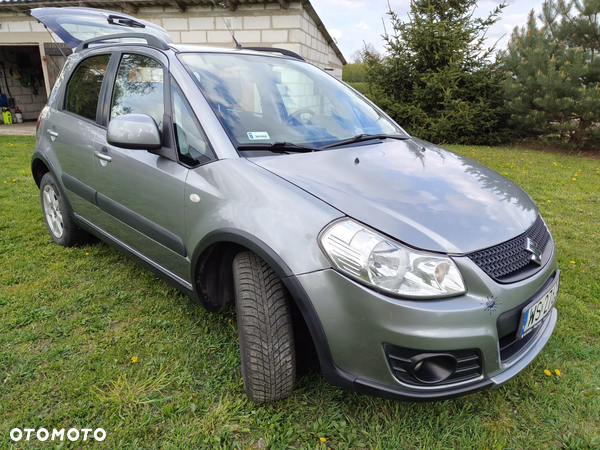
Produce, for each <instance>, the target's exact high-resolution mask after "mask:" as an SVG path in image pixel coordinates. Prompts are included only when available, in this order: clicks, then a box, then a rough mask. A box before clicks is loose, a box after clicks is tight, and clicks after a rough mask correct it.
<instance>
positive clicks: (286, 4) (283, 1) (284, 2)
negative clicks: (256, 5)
mask: <svg viewBox="0 0 600 450" xmlns="http://www.w3.org/2000/svg"><path fill="white" fill-rule="evenodd" d="M277 1H278V2H279V4H280V5H281V7H282V8H283V9H288V8H289V7H290V2H289V1H288V0H277Z"/></svg>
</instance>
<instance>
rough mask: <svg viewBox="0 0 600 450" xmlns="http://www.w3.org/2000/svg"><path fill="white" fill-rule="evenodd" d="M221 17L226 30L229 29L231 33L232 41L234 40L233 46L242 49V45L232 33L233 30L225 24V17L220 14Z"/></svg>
mask: <svg viewBox="0 0 600 450" xmlns="http://www.w3.org/2000/svg"><path fill="white" fill-rule="evenodd" d="M221 19H222V20H223V23H224V24H225V26H226V27H227V31H229V34H231V37H232V38H233V42H235V48H237V49H238V50H243V49H244V47H242V46H241V45H240V43H239V42H238V41H237V39H236V38H235V36H234V35H233V32H232V31H231V30H230V29H229V25H227V22H226V21H225V19H224V18H223V16H221Z"/></svg>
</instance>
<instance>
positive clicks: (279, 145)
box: [237, 142, 319, 153]
mask: <svg viewBox="0 0 600 450" xmlns="http://www.w3.org/2000/svg"><path fill="white" fill-rule="evenodd" d="M237 148H238V150H241V151H245V150H267V151H270V152H273V153H288V152H294V153H310V152H316V151H318V150H319V149H318V148H316V147H307V146H303V145H298V144H294V143H293V142H275V143H274V144H269V143H266V142H265V143H264V144H261V143H258V142H257V143H251V144H239V145H238V146H237Z"/></svg>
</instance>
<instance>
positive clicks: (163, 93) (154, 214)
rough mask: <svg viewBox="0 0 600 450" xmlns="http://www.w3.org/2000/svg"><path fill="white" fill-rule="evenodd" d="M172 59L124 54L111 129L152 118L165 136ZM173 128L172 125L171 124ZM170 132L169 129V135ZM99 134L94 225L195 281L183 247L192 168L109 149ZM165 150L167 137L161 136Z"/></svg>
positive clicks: (107, 112) (112, 99)
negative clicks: (115, 123) (129, 119)
mask: <svg viewBox="0 0 600 450" xmlns="http://www.w3.org/2000/svg"><path fill="white" fill-rule="evenodd" d="M168 80H169V77H168V59H167V58H166V57H165V55H164V54H162V53H161V52H158V51H155V50H152V49H149V48H145V49H142V48H137V49H133V48H132V51H122V52H120V54H119V65H118V70H117V72H116V77H115V82H114V86H113V87H112V89H110V90H107V92H106V96H105V99H104V102H105V103H104V105H105V107H104V117H103V120H104V121H106V124H107V125H108V123H110V120H111V119H112V118H114V117H116V116H119V115H123V114H147V115H149V116H150V117H152V118H153V119H154V120H155V122H156V124H157V125H158V128H159V130H160V131H161V133H162V131H163V126H164V124H163V122H164V115H165V114H168V115H170V106H169V105H167V99H168V98H169V97H170V95H169V83H168ZM167 121H168V122H169V123H170V121H169V120H168V119H167ZM168 131H170V130H168ZM106 133H107V131H106V129H105V128H102V129H100V130H99V131H98V133H97V136H96V139H95V142H94V151H95V152H96V157H95V158H94V171H95V174H96V188H97V191H98V194H97V201H98V207H99V210H98V216H97V217H96V218H95V220H94V223H95V224H96V225H98V226H100V227H101V228H102V229H104V230H105V231H106V232H108V233H110V234H111V235H113V236H114V237H116V238H117V239H119V240H120V241H121V242H123V243H124V244H126V245H127V246H129V247H131V248H133V249H135V250H136V251H137V252H139V253H141V254H143V255H144V256H146V257H148V258H149V259H151V260H152V261H154V262H156V263H158V264H159V265H160V266H162V267H163V268H165V269H167V270H168V271H169V272H171V273H172V274H175V275H177V276H178V277H180V278H181V279H183V280H186V281H188V282H189V281H190V268H189V258H188V249H187V248H186V246H185V244H184V239H183V238H184V236H185V221H184V195H185V181H186V178H187V175H188V172H189V169H188V168H187V167H186V166H185V165H182V164H180V163H178V162H177V161H172V160H170V159H167V158H165V157H163V156H158V155H156V154H153V153H150V152H148V151H146V150H128V149H124V148H119V147H115V146H112V145H110V144H108V142H107V140H106ZM162 135H163V141H164V144H165V145H169V142H166V141H167V140H166V138H165V133H162Z"/></svg>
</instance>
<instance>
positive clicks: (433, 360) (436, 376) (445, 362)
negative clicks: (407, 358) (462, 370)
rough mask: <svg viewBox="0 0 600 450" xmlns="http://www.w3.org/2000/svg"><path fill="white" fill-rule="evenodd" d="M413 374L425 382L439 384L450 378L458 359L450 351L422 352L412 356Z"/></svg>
mask: <svg viewBox="0 0 600 450" xmlns="http://www.w3.org/2000/svg"><path fill="white" fill-rule="evenodd" d="M411 362H412V363H413V365H412V367H411V369H412V370H411V372H412V373H411V375H412V376H413V377H414V378H415V379H416V380H417V381H419V382H421V383H423V384H437V383H441V382H442V381H446V380H447V379H448V378H450V377H451V376H452V375H453V374H454V372H456V368H457V367H458V361H457V360H456V358H455V357H454V356H453V355H451V354H449V353H421V354H420V355H417V356H414V357H412V358H411Z"/></svg>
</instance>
